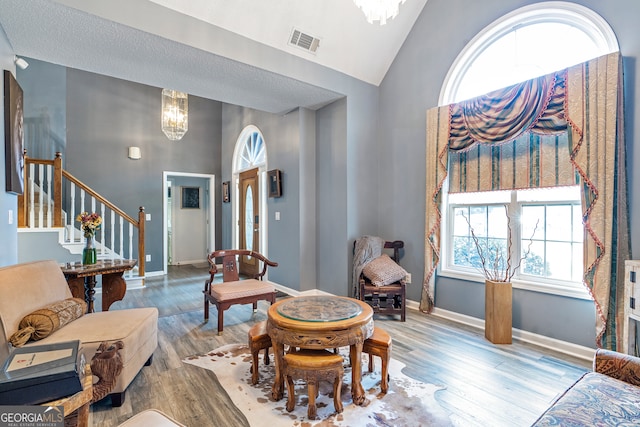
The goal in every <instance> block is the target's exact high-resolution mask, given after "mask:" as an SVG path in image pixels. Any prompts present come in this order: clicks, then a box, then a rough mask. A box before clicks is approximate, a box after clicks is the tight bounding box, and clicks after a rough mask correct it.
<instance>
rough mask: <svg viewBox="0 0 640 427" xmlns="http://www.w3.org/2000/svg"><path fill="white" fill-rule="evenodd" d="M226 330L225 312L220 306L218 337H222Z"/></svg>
mask: <svg viewBox="0 0 640 427" xmlns="http://www.w3.org/2000/svg"><path fill="white" fill-rule="evenodd" d="M223 328H224V310H223V309H222V308H221V307H220V306H218V335H222V329H223Z"/></svg>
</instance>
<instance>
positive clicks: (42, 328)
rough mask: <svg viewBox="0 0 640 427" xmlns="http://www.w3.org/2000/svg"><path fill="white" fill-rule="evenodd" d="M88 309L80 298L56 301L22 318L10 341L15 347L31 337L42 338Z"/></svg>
mask: <svg viewBox="0 0 640 427" xmlns="http://www.w3.org/2000/svg"><path fill="white" fill-rule="evenodd" d="M86 311H87V303H86V302H84V300H82V299H80V298H67V299H65V300H62V301H58V302H55V303H53V304H50V305H48V306H46V307H43V308H41V309H39V310H36V311H34V312H33V313H29V314H27V315H26V316H24V317H23V318H22V320H21V321H20V325H19V326H18V328H19V329H18V332H16V333H15V334H13V335H11V338H9V341H10V342H11V344H13V346H14V347H21V346H23V345H24V344H26V343H27V341H29V340H30V339H31V340H32V341H37V340H41V339H43V338H46V337H48V336H49V335H51V334H52V333H53V332H54V331H55V330H57V329H59V328H61V327H63V326H64V325H66V324H67V323H69V322H72V321H74V320H76V319H77V318H79V317H80V316H82V315H83V314H84V313H86Z"/></svg>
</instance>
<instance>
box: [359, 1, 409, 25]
mask: <svg viewBox="0 0 640 427" xmlns="http://www.w3.org/2000/svg"><path fill="white" fill-rule="evenodd" d="M405 1H406V0H353V2H354V3H355V4H356V6H358V7H359V8H360V9H362V12H363V13H364V16H366V17H367V21H369V23H370V24H373V21H380V25H384V24H386V23H387V19H392V18H395V16H396V15H397V14H398V12H399V9H400V5H401V4H402V3H404V2H405Z"/></svg>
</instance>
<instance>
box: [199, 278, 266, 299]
mask: <svg viewBox="0 0 640 427" xmlns="http://www.w3.org/2000/svg"><path fill="white" fill-rule="evenodd" d="M275 291H276V287H275V286H274V285H273V283H271V282H269V281H266V280H264V281H263V280H257V279H247V280H238V281H233V282H223V283H216V284H213V285H211V296H212V297H214V298H215V299H216V300H217V301H220V302H222V301H228V300H234V299H238V298H244V297H251V296H255V295H263V294H269V293H272V292H275Z"/></svg>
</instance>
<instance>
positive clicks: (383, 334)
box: [362, 327, 391, 393]
mask: <svg viewBox="0 0 640 427" xmlns="http://www.w3.org/2000/svg"><path fill="white" fill-rule="evenodd" d="M362 352H363V353H368V354H369V372H373V356H379V357H380V359H382V371H381V378H382V379H381V380H380V389H381V390H382V392H383V393H386V392H387V390H389V359H391V336H390V335H389V334H388V333H387V331H385V330H384V329H382V328H378V327H374V328H373V335H371V336H370V337H369V338H367V339H366V340H365V341H364V344H363V345H362Z"/></svg>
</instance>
